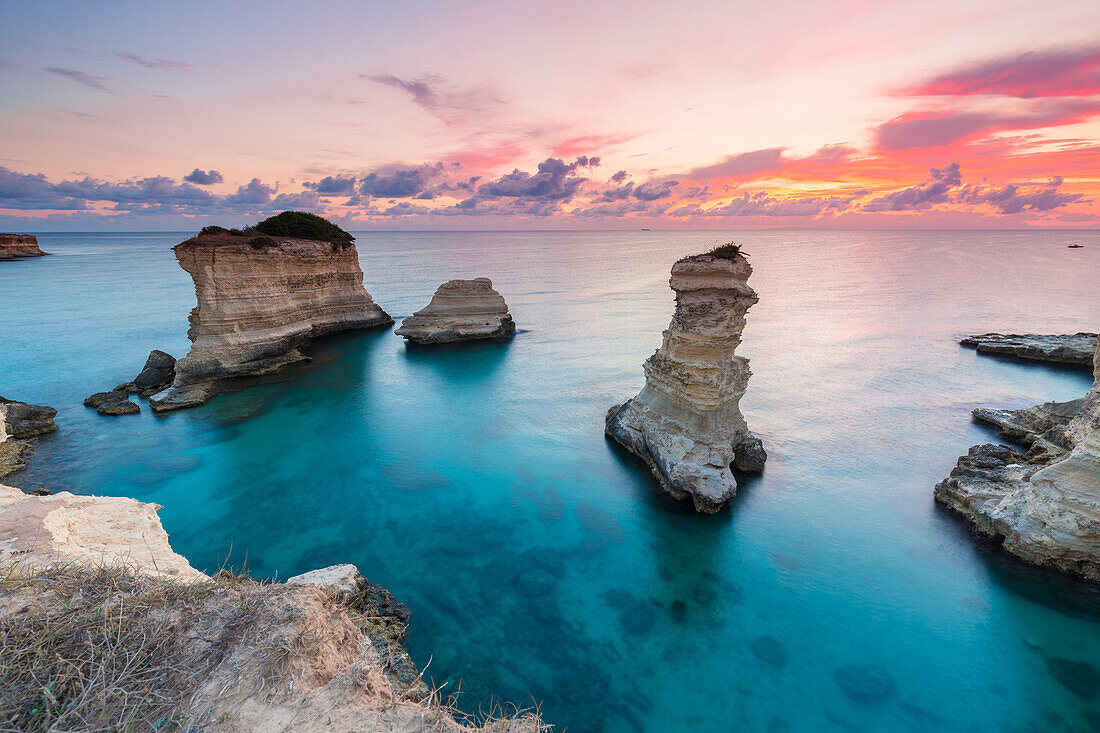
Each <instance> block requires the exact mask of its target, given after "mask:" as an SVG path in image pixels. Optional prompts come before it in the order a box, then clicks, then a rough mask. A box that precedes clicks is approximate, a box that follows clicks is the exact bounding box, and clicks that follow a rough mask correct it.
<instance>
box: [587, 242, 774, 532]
mask: <svg viewBox="0 0 1100 733" xmlns="http://www.w3.org/2000/svg"><path fill="white" fill-rule="evenodd" d="M751 274H752V267H751V266H750V265H749V262H748V260H746V259H745V257H744V255H742V254H741V253H740V251H739V249H738V248H737V247H736V246H732V245H727V246H725V247H719V248H718V249H716V250H715V251H714V252H713V253H710V254H703V255H695V256H693V257H685V258H684V259H682V260H680V261H679V262H677V263H676V264H675V265H673V266H672V277H671V279H670V280H669V285H671V286H672V289H673V290H674V291H676V313H675V315H674V316H673V317H672V323H671V324H670V325H669V327H668V330H666V331H665V332H664V341H663V342H662V344H661V348H659V349H658V350H657V352H656V353H655V354H653V356H651V357H649V359H648V360H647V361H646V362H645V375H646V382H645V387H644V388H643V389H642V391H641V392H640V393H639V394H638V396H637V397H634V398H633V399H631V400H629V401H627V402H626V403H624V404H622V405H618V406H616V407H612V408H611V410H610V411H609V412H608V414H607V425H606V430H607V434H608V435H610V436H611V437H612V438H614V439H615V440H616V441H618V442H619V443H621V444H622V445H623V446H624V447H625V448H626V449H627V450H629V451H630V452H631V453H633V454H635V455H636V456H638V457H639V458H641V459H642V460H643V461H645V463H646V464H648V465H649V467H650V469H651V470H652V471H653V475H654V476H656V478H657V481H658V482H659V483H660V485H661V488H662V489H664V491H666V492H667V493H668V494H670V495H671V496H672V497H674V498H676V499H684V498H687V497H690V498H691V500H692V502H693V503H694V505H695V509H696V510H698V511H700V512H705V513H707V514H713V513H714V512H717V511H718V510H719V509H721V508H722V507H724V506H725V505H726V504H727V503H728V502H729V500H730V499H731V498H733V496H734V495H735V494H736V493H737V482H736V480H735V479H734V476H733V473H732V471H731V470H730V466H731V465H734V466H736V467H737V468H738V469H739V470H743V471H760V470H763V468H764V461H765V460H766V459H767V454H766V453H765V452H764V448H763V446H762V445H761V443H760V440H759V438H757V437H756V436H754V435H753V434H752V433H751V432H749V429H748V426H747V425H746V423H745V418H744V416H742V414H741V409H740V407H739V402H740V399H741V396H742V395H743V394H744V393H745V387H746V386H747V384H748V380H749V375H750V374H751V372H750V371H749V363H748V359H745V358H744V357H742V356H737V355H735V354H734V351H735V349H736V348H737V345H738V344H740V343H741V331H742V329H744V327H745V313H746V311H748V309H749V307H750V306H752V305H753V304H754V303H756V301H757V300H758V299H757V297H756V293H755V292H754V291H753V289H752V288H751V287H749V285H748V279H749V275H751Z"/></svg>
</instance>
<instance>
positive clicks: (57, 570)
mask: <svg viewBox="0 0 1100 733" xmlns="http://www.w3.org/2000/svg"><path fill="white" fill-rule="evenodd" d="M248 583H249V581H247V580H244V579H240V578H233V579H232V580H226V579H219V580H217V581H209V582H202V583H192V584H186V583H179V582H173V581H169V580H163V579H158V578H150V577H147V576H144V575H139V574H136V573H134V572H132V571H131V570H129V569H127V568H125V567H104V568H83V567H77V566H58V567H53V568H50V569H48V570H45V571H41V572H34V573H29V574H20V573H14V572H13V573H11V574H9V575H7V576H5V577H3V578H0V730H3V731H9V730H10V731H53V730H81V731H136V730H142V731H146V730H190V729H193V728H194V727H195V726H196V725H200V724H201V721H197V720H192V719H186V718H181V717H180V716H178V715H176V712H175V711H176V710H177V709H178V707H179V706H180V704H181V703H182V702H183V701H184V700H185V699H186V698H187V697H188V696H189V695H190V694H191V693H192V692H193V691H194V690H195V689H196V688H197V686H198V684H199V683H200V682H201V680H202V676H203V673H204V672H205V671H207V670H208V669H210V668H211V666H212V665H213V664H216V662H217V661H218V660H217V659H216V656H217V655H216V654H215V655H211V654H210V650H211V644H210V643H209V642H211V641H215V640H213V639H210V638H204V633H205V632H215V633H218V635H219V636H220V637H221V639H220V640H221V642H222V643H221V644H218V643H215V644H214V645H213V646H214V648H215V649H216V648H218V647H219V646H220V647H222V649H223V650H224V648H225V646H226V644H227V643H228V641H229V639H230V638H231V637H232V635H233V634H234V630H235V629H240V628H242V627H243V626H245V625H246V624H247V623H248V622H249V618H250V617H251V616H254V615H255V612H256V609H255V608H254V607H253V608H250V606H255V599H256V597H257V594H255V593H249V592H248V590H247V587H246V586H247V584H248ZM234 586H236V588H234ZM234 590H235V591H236V592H232V591H234ZM242 591H243V592H242ZM218 596H221V598H218ZM228 596H233V598H229V597H228ZM214 600H219V601H226V600H230V601H231V603H232V605H231V607H235V608H236V611H237V613H235V614H234V616H235V617H234V618H226V617H225V616H226V612H225V605H224V604H223V603H220V602H219V603H211V601H214ZM193 640H201V641H202V642H203V643H191V642H192V641H193Z"/></svg>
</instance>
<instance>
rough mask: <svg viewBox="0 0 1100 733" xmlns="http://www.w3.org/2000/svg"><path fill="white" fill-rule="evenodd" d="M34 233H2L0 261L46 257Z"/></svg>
mask: <svg viewBox="0 0 1100 733" xmlns="http://www.w3.org/2000/svg"><path fill="white" fill-rule="evenodd" d="M48 254H49V252H43V251H42V250H41V249H39V247H38V237H36V236H34V235H33V234H0V261H3V260H21V259H23V258H24V257H44V256H45V255H48Z"/></svg>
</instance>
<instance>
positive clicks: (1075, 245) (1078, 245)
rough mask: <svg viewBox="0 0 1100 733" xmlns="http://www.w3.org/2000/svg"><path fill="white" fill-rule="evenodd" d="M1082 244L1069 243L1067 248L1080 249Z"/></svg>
mask: <svg viewBox="0 0 1100 733" xmlns="http://www.w3.org/2000/svg"><path fill="white" fill-rule="evenodd" d="M1084 246H1085V245H1083V244H1071V245H1069V249H1081V248H1082V247H1084Z"/></svg>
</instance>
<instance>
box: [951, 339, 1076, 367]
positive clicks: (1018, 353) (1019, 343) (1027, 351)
mask: <svg viewBox="0 0 1100 733" xmlns="http://www.w3.org/2000/svg"><path fill="white" fill-rule="evenodd" d="M1096 339H1097V335H1096V334H1095V333H1085V332H1081V333H1074V334H1063V335H1058V334H1053V335H1043V334H1035V333H983V334H980V335H978V336H967V337H966V338H964V339H963V340H962V341H960V342H959V343H960V344H962V345H963V346H973V347H974V348H976V349H977V350H978V353H979V354H997V355H1000V356H1014V357H1016V358H1018V359H1030V360H1033V361H1048V362H1054V363H1056V364H1079V365H1081V366H1092V365H1093V352H1094V351H1096Z"/></svg>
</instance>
